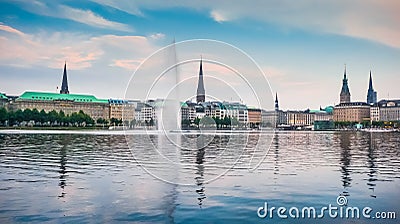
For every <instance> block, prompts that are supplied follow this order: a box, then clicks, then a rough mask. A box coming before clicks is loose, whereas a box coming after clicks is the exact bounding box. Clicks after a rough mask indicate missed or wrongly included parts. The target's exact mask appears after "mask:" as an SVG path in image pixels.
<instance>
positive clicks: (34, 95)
mask: <svg viewBox="0 0 400 224" xmlns="http://www.w3.org/2000/svg"><path fill="white" fill-rule="evenodd" d="M17 100H70V101H75V102H86V103H108V100H104V99H97V98H96V97H95V96H93V95H81V94H59V93H46V92H24V93H23V94H22V95H21V96H20V97H18V99H17Z"/></svg>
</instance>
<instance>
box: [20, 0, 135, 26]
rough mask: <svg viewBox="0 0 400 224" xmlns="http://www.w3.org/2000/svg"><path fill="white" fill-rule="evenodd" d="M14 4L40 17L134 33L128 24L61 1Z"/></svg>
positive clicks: (21, 0) (21, 1)
mask: <svg viewBox="0 0 400 224" xmlns="http://www.w3.org/2000/svg"><path fill="white" fill-rule="evenodd" d="M14 2H15V3H17V4H19V5H20V6H21V7H22V8H23V9H25V10H26V11H28V12H31V13H34V14H38V15H43V16H49V17H54V18H61V19H68V20H72V21H75V22H78V23H82V24H86V25H89V26H92V27H97V28H103V29H110V30H119V31H133V28H132V27H130V26H128V25H126V24H123V23H118V22H114V21H110V20H107V19H105V18H104V17H102V16H101V15H98V14H96V13H94V12H93V11H91V10H83V9H78V8H72V7H70V6H67V5H63V4H60V3H62V2H59V1H45V0H44V1H23V0H15V1H14Z"/></svg>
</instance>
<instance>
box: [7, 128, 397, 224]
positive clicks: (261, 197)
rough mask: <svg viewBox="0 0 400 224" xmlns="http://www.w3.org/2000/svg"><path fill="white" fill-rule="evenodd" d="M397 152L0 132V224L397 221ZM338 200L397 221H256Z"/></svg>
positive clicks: (272, 140) (369, 142) (383, 145)
mask: <svg viewBox="0 0 400 224" xmlns="http://www.w3.org/2000/svg"><path fill="white" fill-rule="evenodd" d="M127 142H128V144H127ZM399 156H400V133H365V132H277V133H264V132H249V133H218V132H217V133H215V134H214V135H211V134H210V135H204V136H200V137H199V135H196V134H190V133H189V134H184V135H180V134H171V135H169V136H168V137H167V138H166V137H165V136H163V135H160V134H158V133H145V132H133V133H129V135H127V137H125V135H124V134H123V132H82V131H75V132H71V131H59V132H57V131H55V132H51V131H22V132H18V131H4V130H3V131H0V223H21V222H29V223H32V222H36V223H46V222H47V223H104V222H106V223H115V222H134V223H222V222H223V223H315V222H320V223H321V222H322V223H375V222H376V221H378V223H399V218H400V217H399V216H400V157H399ZM338 196H344V197H345V199H346V200H347V206H346V205H344V206H343V208H346V207H348V206H352V207H355V206H357V207H359V208H360V210H361V209H362V208H364V207H367V206H368V207H370V208H372V212H371V213H370V214H371V216H373V215H374V214H375V212H376V211H378V212H395V213H396V218H397V219H385V220H383V219H381V220H376V219H373V218H370V219H367V218H365V217H360V219H356V218H349V219H347V218H340V217H336V218H331V217H329V215H328V213H326V214H325V216H324V217H323V218H322V219H318V218H316V219H308V218H301V217H300V218H292V217H288V218H286V219H284V218H279V217H278V215H277V214H274V215H273V217H272V220H271V217H269V216H267V217H265V218H264V219H262V218H260V217H259V216H258V215H257V210H258V209H259V208H260V207H262V206H264V205H265V202H267V204H268V208H271V207H286V208H287V210H289V209H290V208H291V207H297V208H299V209H300V211H301V209H302V208H303V207H310V206H313V207H315V208H316V210H319V209H320V208H321V207H324V206H328V205H329V204H331V205H332V206H338V207H341V206H339V205H338V204H337V198H338ZM286 214H287V215H288V212H287V211H286ZM268 215H270V214H268ZM360 216H361V215H360Z"/></svg>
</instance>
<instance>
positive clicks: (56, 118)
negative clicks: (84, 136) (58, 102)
mask: <svg viewBox="0 0 400 224" xmlns="http://www.w3.org/2000/svg"><path fill="white" fill-rule="evenodd" d="M94 123H95V122H94V120H93V119H92V118H91V117H90V116H89V115H88V114H85V113H84V112H83V111H82V110H81V111H79V112H73V113H71V114H67V115H66V114H65V113H64V112H63V111H59V112H57V111H55V110H52V111H50V112H46V111H44V110H41V111H38V110H37V109H32V110H31V109H25V110H17V111H8V110H6V109H5V108H0V125H1V126H14V125H18V126H80V127H84V126H91V125H94Z"/></svg>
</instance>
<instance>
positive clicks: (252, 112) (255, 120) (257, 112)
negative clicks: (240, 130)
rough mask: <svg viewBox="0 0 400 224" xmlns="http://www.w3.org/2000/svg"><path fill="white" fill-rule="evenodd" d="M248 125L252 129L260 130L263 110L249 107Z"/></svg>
mask: <svg viewBox="0 0 400 224" xmlns="http://www.w3.org/2000/svg"><path fill="white" fill-rule="evenodd" d="M247 116H248V119H247V121H248V123H249V127H250V128H258V127H260V125H261V118H262V117H261V109H258V108H249V107H247Z"/></svg>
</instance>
